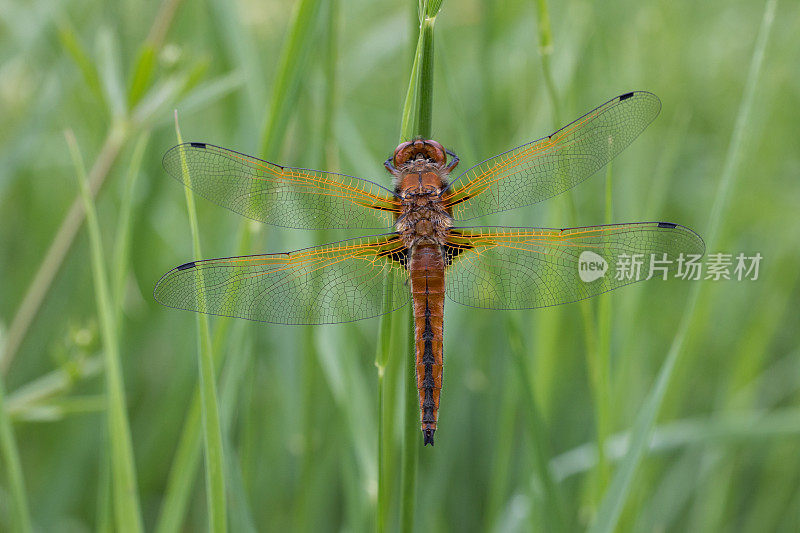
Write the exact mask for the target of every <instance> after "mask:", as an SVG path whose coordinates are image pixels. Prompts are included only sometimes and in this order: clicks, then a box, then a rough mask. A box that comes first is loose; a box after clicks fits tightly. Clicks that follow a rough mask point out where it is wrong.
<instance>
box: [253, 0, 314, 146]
mask: <svg viewBox="0 0 800 533" xmlns="http://www.w3.org/2000/svg"><path fill="white" fill-rule="evenodd" d="M319 6H320V2H319V0H301V1H300V3H299V4H298V5H297V9H296V11H295V13H294V19H293V21H292V25H291V29H290V32H289V37H288V39H287V41H286V45H285V47H284V49H283V51H282V52H281V58H280V61H279V63H278V65H279V66H278V76H277V78H275V85H274V88H273V91H272V100H271V102H270V109H269V115H268V116H267V122H266V124H265V125H264V130H263V133H262V136H261V148H260V153H261V155H262V156H264V157H270V156H271V154H272V153H273V152H274V151H275V149H276V147H277V146H278V143H279V142H280V141H281V137H282V135H278V133H280V132H283V131H285V130H286V124H287V122H288V121H289V113H290V111H291V109H293V108H294V105H293V102H294V101H295V99H296V98H297V93H298V90H297V87H298V84H299V83H300V73H301V72H303V68H304V67H305V65H306V63H307V59H308V52H309V49H310V47H311V42H312V39H311V36H312V35H313V31H314V29H315V28H316V27H317V24H316V21H317V14H318V13H319V11H320V9H319Z"/></svg>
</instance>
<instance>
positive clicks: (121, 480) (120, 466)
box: [66, 131, 142, 531]
mask: <svg viewBox="0 0 800 533" xmlns="http://www.w3.org/2000/svg"><path fill="white" fill-rule="evenodd" d="M66 138H67V144H68V145H69V149H70V153H71V155H72V159H73V164H74V165H75V171H76V174H77V177H78V183H79V185H80V194H81V199H82V200H83V207H84V212H85V213H86V225H87V228H88V230H89V243H90V248H91V258H92V279H93V281H94V290H95V297H96V299H97V314H98V317H99V318H100V328H101V331H102V337H103V352H104V355H105V374H106V400H107V405H106V417H107V423H108V440H109V444H110V446H111V470H112V480H113V487H114V515H115V519H116V524H117V529H118V530H119V531H142V518H141V513H140V510H139V498H138V496H137V485H136V469H135V466H134V458H133V444H132V441H131V432H130V425H129V423H128V414H127V410H126V409H127V408H126V402H125V384H124V382H123V379H122V365H121V363H120V357H119V341H118V336H117V325H116V320H115V314H114V310H113V306H112V303H111V294H110V291H109V284H108V276H107V274H106V266H105V262H104V261H105V259H104V257H105V254H104V253H103V243H102V240H101V234H100V224H99V222H98V220H97V212H96V211H95V207H94V202H93V201H92V191H91V185H90V183H89V179H88V178H87V177H86V171H85V170H84V166H83V159H82V157H81V155H80V151H79V148H78V143H77V140H76V139H75V136H74V135H73V133H72V132H71V131H67V132H66Z"/></svg>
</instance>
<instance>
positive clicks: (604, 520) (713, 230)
mask: <svg viewBox="0 0 800 533" xmlns="http://www.w3.org/2000/svg"><path fill="white" fill-rule="evenodd" d="M777 3H778V2H777V0H767V2H766V4H765V6H764V15H763V17H762V19H761V27H760V29H759V31H758V36H757V37H756V42H755V46H754V47H753V55H752V57H751V59H750V67H749V69H748V73H747V78H746V80H745V87H744V94H743V96H742V101H741V103H740V105H739V110H738V112H737V115H736V122H735V123H734V126H733V131H732V133H731V140H730V144H729V145H728V151H727V154H726V156H725V163H724V166H723V170H722V175H721V177H720V181H719V184H718V186H717V194H716V196H715V199H714V205H713V206H712V208H711V214H710V218H709V223H708V231H707V233H706V238H707V244H708V246H714V245H715V244H716V240H717V233H718V231H719V227H720V224H721V222H722V218H723V213H724V211H725V208H726V207H727V204H728V200H729V197H730V190H731V188H732V187H733V179H734V177H735V175H736V169H737V167H738V164H739V161H740V160H741V152H742V141H743V139H744V133H745V131H746V129H747V124H748V121H749V118H750V111H751V109H752V107H753V100H754V98H755V92H756V86H757V82H758V79H759V74H760V72H761V65H762V63H763V61H764V55H765V51H766V47H767V42H768V40H769V35H770V31H771V30H772V23H773V21H774V19H775V9H776V6H777ZM702 286H703V285H702V284H700V283H695V284H693V285H692V289H691V292H690V294H689V298H688V300H687V303H686V308H685V310H684V313H683V318H682V320H681V323H680V325H679V326H678V330H677V332H676V334H675V337H674V339H673V341H672V345H671V346H670V348H669V351H668V352H667V357H666V359H665V360H664V363H663V364H662V366H661V369H660V370H659V372H658V377H657V378H656V382H655V383H654V384H653V387H652V388H651V390H650V392H649V394H648V395H647V397H646V398H645V400H644V402H643V404H642V408H641V409H640V411H639V414H638V415H637V417H636V421H635V422H634V425H633V428H632V431H631V443H630V447H629V449H628V453H627V455H626V456H625V459H624V460H623V461H622V464H621V466H620V467H619V469H618V470H617V472H616V473H615V474H614V477H613V479H612V480H611V484H610V485H609V487H608V490H607V491H606V494H605V495H604V497H603V501H602V502H601V506H600V508H599V510H598V513H597V519H596V521H595V522H594V524H593V525H592V527H591V530H590V531H591V532H593V533H605V532H611V531H614V530H615V529H616V527H617V523H618V521H619V517H620V514H621V513H622V509H623V506H624V504H625V502H626V501H627V498H628V496H629V495H630V492H631V483H632V480H633V476H634V474H635V472H636V470H637V469H638V466H639V464H640V463H641V460H642V457H643V456H644V452H645V451H646V448H647V446H648V442H649V437H650V435H651V433H652V430H653V427H654V425H655V422H656V418H657V416H658V412H659V409H660V407H661V404H662V402H663V400H664V395H665V394H666V391H667V388H668V386H669V382H670V378H671V377H672V373H673V370H674V369H675V365H676V363H677V360H678V357H679V356H680V354H681V352H682V350H683V344H684V342H685V340H686V337H687V334H688V332H689V329H690V326H691V325H692V324H693V323H694V322H695V321H694V313H695V310H696V309H697V302H698V300H699V295H700V291H701V287H702Z"/></svg>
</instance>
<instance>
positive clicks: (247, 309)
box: [154, 234, 410, 324]
mask: <svg viewBox="0 0 800 533" xmlns="http://www.w3.org/2000/svg"><path fill="white" fill-rule="evenodd" d="M405 265H406V248H405V246H404V245H403V243H402V242H401V241H400V239H399V238H398V236H397V235H396V234H389V235H379V236H375V237H363V238H360V239H350V240H346V241H340V242H336V243H332V244H327V245H324V246H316V247H313V248H305V249H303V250H297V251H294V252H288V253H282V254H266V255H253V256H243V257H229V258H224V259H209V260H205V261H194V262H191V263H186V264H185V265H181V266H179V267H176V268H174V269H172V270H170V271H169V272H167V273H166V274H164V276H163V277H162V278H161V279H160V280H159V282H158V284H157V285H156V288H155V291H154V296H155V299H156V300H158V301H159V302H161V303H162V304H164V305H167V306H169V307H175V308H178V309H187V310H190V311H199V312H202V313H208V314H213V315H222V316H232V317H238V318H246V319H249V320H257V321H262V322H272V323H277V324H332V323H337V322H349V321H353V320H361V319H364V318H370V317H374V316H377V315H380V314H383V313H387V312H390V311H394V310H395V309H398V308H400V307H402V306H403V305H405V304H406V303H407V302H408V300H409V298H410V292H409V289H408V286H407V284H406V281H407V279H408V274H407V270H406V267H405ZM387 283H388V284H389V287H388V289H389V295H390V296H391V298H392V300H391V302H388V301H386V302H385V294H386V290H385V284H387Z"/></svg>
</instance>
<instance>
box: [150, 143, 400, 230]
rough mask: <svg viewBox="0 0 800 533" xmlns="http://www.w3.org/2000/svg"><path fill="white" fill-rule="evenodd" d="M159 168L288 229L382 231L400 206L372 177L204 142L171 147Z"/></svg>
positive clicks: (243, 212)
mask: <svg viewBox="0 0 800 533" xmlns="http://www.w3.org/2000/svg"><path fill="white" fill-rule="evenodd" d="M164 168H165V169H166V171H167V173H168V174H169V175H170V176H172V177H173V178H175V179H176V180H178V181H180V182H181V183H183V184H184V185H186V186H187V187H189V188H190V189H192V190H193V191H194V192H196V193H197V194H199V195H200V196H202V197H204V198H206V199H207V200H211V201H212V202H214V203H217V204H219V205H221V206H223V207H227V208H228V209H230V210H231V211H234V212H236V213H239V214H241V215H244V216H246V217H249V218H252V219H255V220H260V221H261V222H266V223H267V224H272V225H275V226H282V227H287V228H300V229H336V228H344V229H350V228H360V229H379V230H383V229H387V228H389V227H391V226H392V224H393V221H394V217H393V213H394V212H396V211H397V210H398V205H399V204H398V203H397V201H396V200H395V199H394V197H393V195H392V193H391V192H390V191H389V190H388V189H385V188H384V187H381V186H380V185H378V184H377V183H373V182H371V181H367V180H363V179H360V178H354V177H352V176H345V175H343V174H334V173H332V172H322V171H319V170H306V169H302V168H291V167H282V166H279V165H275V164H273V163H270V162H268V161H263V160H261V159H257V158H255V157H250V156H248V155H245V154H240V153H239V152H234V151H233V150H228V149H226V148H220V147H219V146H214V145H211V144H205V143H184V144H179V145H178V146H175V147H173V148H171V149H170V150H169V151H168V152H167V153H166V154H165V155H164Z"/></svg>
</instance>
